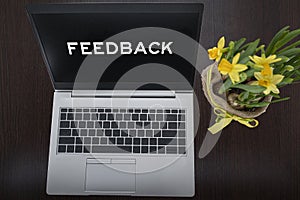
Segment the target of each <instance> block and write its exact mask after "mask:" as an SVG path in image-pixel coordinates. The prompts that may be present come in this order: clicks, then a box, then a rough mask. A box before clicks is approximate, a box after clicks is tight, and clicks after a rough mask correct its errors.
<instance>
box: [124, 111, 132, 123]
mask: <svg viewBox="0 0 300 200" xmlns="http://www.w3.org/2000/svg"><path fill="white" fill-rule="evenodd" d="M130 117H131V114H127V113H126V114H124V120H127V121H128V120H130Z"/></svg>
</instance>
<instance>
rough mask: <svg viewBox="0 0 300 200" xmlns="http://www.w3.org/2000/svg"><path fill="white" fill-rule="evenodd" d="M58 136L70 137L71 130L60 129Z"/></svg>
mask: <svg viewBox="0 0 300 200" xmlns="http://www.w3.org/2000/svg"><path fill="white" fill-rule="evenodd" d="M59 135H60V136H71V129H60V130H59Z"/></svg>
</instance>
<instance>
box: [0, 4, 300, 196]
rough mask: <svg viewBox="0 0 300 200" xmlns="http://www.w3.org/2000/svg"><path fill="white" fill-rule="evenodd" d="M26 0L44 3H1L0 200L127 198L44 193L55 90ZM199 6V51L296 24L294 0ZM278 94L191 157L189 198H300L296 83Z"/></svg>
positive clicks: (299, 21) (205, 112) (203, 125)
mask: <svg viewBox="0 0 300 200" xmlns="http://www.w3.org/2000/svg"><path fill="white" fill-rule="evenodd" d="M30 2H50V1H28V0H1V1H0V91H1V94H0V199H4V200H6V199H33V200H37V199H111V200H113V199H122V200H125V199H131V197H103V196H99V197H75V196H48V195H46V174H47V165H48V147H49V137H50V122H51V109H52V97H53V88H52V86H51V82H50V79H49V76H48V74H47V70H46V67H45V65H44V63H43V60H42V57H41V53H40V49H39V47H38V45H37V41H36V39H35V38H34V35H33V32H32V29H31V26H30V24H29V21H28V19H27V16H26V12H25V5H26V4H28V3H30ZM52 2H61V1H52ZM73 2H74V1H73ZM203 2H204V5H205V13H204V18H203V25H202V34H201V44H202V45H203V46H204V47H205V48H209V47H211V46H213V45H214V44H215V43H216V42H217V40H218V38H219V37H220V36H222V35H224V36H225V37H226V38H227V39H228V40H236V39H239V38H240V37H242V36H244V37H246V38H248V39H249V40H254V39H256V38H257V37H260V38H261V39H262V42H269V41H270V39H271V37H272V36H273V34H274V33H275V32H276V31H277V30H279V29H280V28H281V27H283V26H285V25H290V26H291V27H292V28H299V27H300V12H299V10H300V1H299V0H281V1H280V0H243V1H241V0H204V1H203ZM197 78H198V79H197V81H196V84H195V90H196V92H197V95H198V96H199V99H200V100H201V104H200V108H201V113H200V115H201V120H200V124H199V125H200V127H199V130H198V133H197V136H196V140H195V145H196V151H195V152H196V153H195V154H197V152H198V150H199V148H200V145H201V142H202V140H203V138H204V136H205V134H206V129H207V127H208V123H209V119H210V107H209V104H208V103H207V101H206V99H205V98H204V97H203V93H202V91H201V85H200V82H199V77H197ZM282 94H283V95H284V96H290V97H291V100H289V101H287V102H282V103H278V104H274V105H272V106H271V107H270V108H269V109H268V112H267V113H266V114H264V115H262V116H261V117H259V118H258V120H259V121H260V125H259V127H257V128H256V129H248V128H246V127H244V126H242V125H240V124H237V123H233V124H231V125H230V127H228V128H226V129H225V130H224V131H223V133H222V136H221V138H220V140H219V142H218V144H217V145H216V146H215V148H214V149H213V151H212V152H211V153H210V154H209V155H208V156H207V157H205V158H204V159H201V160H200V159H197V158H196V162H195V169H196V174H195V176H196V195H195V196H194V197H193V199H200V200H219V199H220V200H224V199H225V200H227V199H228V200H233V199H256V200H266V199H272V200H275V199H287V200H290V199H300V103H299V100H300V84H295V85H291V86H288V87H285V88H284V89H282ZM196 157H197V155H196ZM132 199H142V198H139V197H135V198H132ZM145 199H150V198H145ZM153 199H154V198H153ZM155 199H158V198H155ZM161 199H171V198H161ZM178 199H181V198H178Z"/></svg>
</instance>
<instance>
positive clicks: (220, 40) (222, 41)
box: [218, 36, 225, 49]
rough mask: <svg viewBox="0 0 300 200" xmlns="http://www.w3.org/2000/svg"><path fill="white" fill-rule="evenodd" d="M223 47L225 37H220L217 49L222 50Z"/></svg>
mask: <svg viewBox="0 0 300 200" xmlns="http://www.w3.org/2000/svg"><path fill="white" fill-rule="evenodd" d="M224 46H225V37H224V36H223V37H221V38H220V39H219V41H218V49H223V48H224Z"/></svg>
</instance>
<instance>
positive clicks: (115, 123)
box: [110, 122, 119, 128]
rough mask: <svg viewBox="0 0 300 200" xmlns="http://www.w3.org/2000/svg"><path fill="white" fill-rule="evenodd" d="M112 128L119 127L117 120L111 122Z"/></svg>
mask: <svg viewBox="0 0 300 200" xmlns="http://www.w3.org/2000/svg"><path fill="white" fill-rule="evenodd" d="M110 126H111V128H119V126H118V124H117V122H111V125H110Z"/></svg>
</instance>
